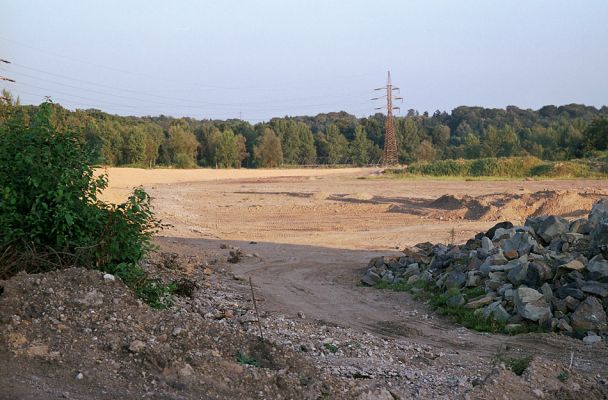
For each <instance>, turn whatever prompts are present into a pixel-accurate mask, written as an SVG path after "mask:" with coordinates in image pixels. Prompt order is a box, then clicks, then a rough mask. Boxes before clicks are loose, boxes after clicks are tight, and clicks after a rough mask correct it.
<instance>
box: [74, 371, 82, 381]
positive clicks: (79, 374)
mask: <svg viewBox="0 0 608 400" xmlns="http://www.w3.org/2000/svg"><path fill="white" fill-rule="evenodd" d="M76 379H78V380H82V379H84V374H83V373H82V372H79V373H78V374H76Z"/></svg>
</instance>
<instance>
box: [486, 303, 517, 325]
mask: <svg viewBox="0 0 608 400" xmlns="http://www.w3.org/2000/svg"><path fill="white" fill-rule="evenodd" d="M482 315H483V317H484V318H492V319H493V320H495V321H498V322H507V321H508V320H509V318H511V314H509V313H508V312H507V310H505V309H504V307H503V306H502V304H501V302H500V301H495V302H494V303H492V304H490V305H488V306H487V307H485V308H484V309H483V313H482Z"/></svg>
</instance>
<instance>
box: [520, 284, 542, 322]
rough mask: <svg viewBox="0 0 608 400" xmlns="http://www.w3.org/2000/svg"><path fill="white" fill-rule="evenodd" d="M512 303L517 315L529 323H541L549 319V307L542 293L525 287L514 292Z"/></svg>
mask: <svg viewBox="0 0 608 400" xmlns="http://www.w3.org/2000/svg"><path fill="white" fill-rule="evenodd" d="M513 302H514V303H515V307H516V309H517V313H518V314H519V315H521V316H522V317H523V318H525V319H529V320H530V321H543V320H545V319H547V318H551V306H550V305H549V304H548V303H547V301H546V300H545V298H544V296H543V294H542V293H540V292H539V291H537V290H534V289H532V288H529V287H526V286H520V287H519V288H517V290H516V291H515V294H514V296H513Z"/></svg>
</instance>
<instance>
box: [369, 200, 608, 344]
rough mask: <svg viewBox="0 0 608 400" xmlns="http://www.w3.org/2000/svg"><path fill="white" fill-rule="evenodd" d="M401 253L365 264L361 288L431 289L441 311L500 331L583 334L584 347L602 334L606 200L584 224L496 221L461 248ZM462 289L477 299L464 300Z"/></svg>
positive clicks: (427, 246) (607, 276) (607, 275)
mask: <svg viewBox="0 0 608 400" xmlns="http://www.w3.org/2000/svg"><path fill="white" fill-rule="evenodd" d="M403 252H404V255H403V256H400V257H377V258H374V259H372V260H371V261H370V263H369V265H368V269H367V271H366V273H365V275H364V276H363V278H362V279H361V281H362V283H364V284H367V285H370V286H373V285H376V284H377V283H378V282H386V283H389V284H397V283H404V284H405V283H407V284H412V285H413V284H414V283H416V282H419V281H420V282H427V283H434V284H435V285H436V286H437V287H438V288H440V289H442V290H444V291H445V292H446V293H445V296H446V305H447V306H450V307H465V308H467V309H472V310H475V311H474V312H475V313H479V314H481V315H482V316H483V317H486V318H491V319H493V320H496V321H499V322H501V323H504V324H505V325H506V329H514V330H516V329H517V328H520V327H521V326H522V325H523V324H538V325H540V326H541V327H542V328H543V329H544V330H548V331H560V332H564V333H569V334H573V335H575V336H577V337H583V336H585V335H587V337H586V338H585V342H587V343H595V342H597V341H599V340H601V336H598V335H597V334H600V335H601V334H605V333H607V332H608V322H607V319H606V308H607V306H608V199H603V200H600V201H598V202H597V203H596V204H595V205H594V206H593V208H592V210H591V212H590V214H589V216H588V218H586V219H585V218H583V219H577V220H575V221H572V222H570V221H568V220H566V219H564V218H561V217H557V216H543V217H534V218H528V219H527V220H526V222H525V224H524V226H513V224H512V223H510V222H501V223H499V224H497V225H495V226H494V227H493V228H491V229H490V230H488V231H487V232H484V233H479V234H477V235H476V236H475V237H474V238H473V239H470V240H469V241H467V242H466V243H465V244H462V245H450V246H446V245H443V244H435V245H433V244H431V243H420V244H417V245H415V246H414V247H411V248H406V249H405V250H404V251H403ZM469 288H479V291H480V292H485V294H483V295H481V296H479V297H476V298H473V299H469V300H468V301H467V300H466V299H465V296H464V295H463V293H462V292H463V291H465V290H467V289H469ZM481 289H483V290H481Z"/></svg>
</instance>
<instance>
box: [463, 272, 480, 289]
mask: <svg viewBox="0 0 608 400" xmlns="http://www.w3.org/2000/svg"><path fill="white" fill-rule="evenodd" d="M480 281H481V277H480V276H479V275H478V273H477V271H469V272H467V282H466V283H465V286H466V287H477V286H479V282H480Z"/></svg>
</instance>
